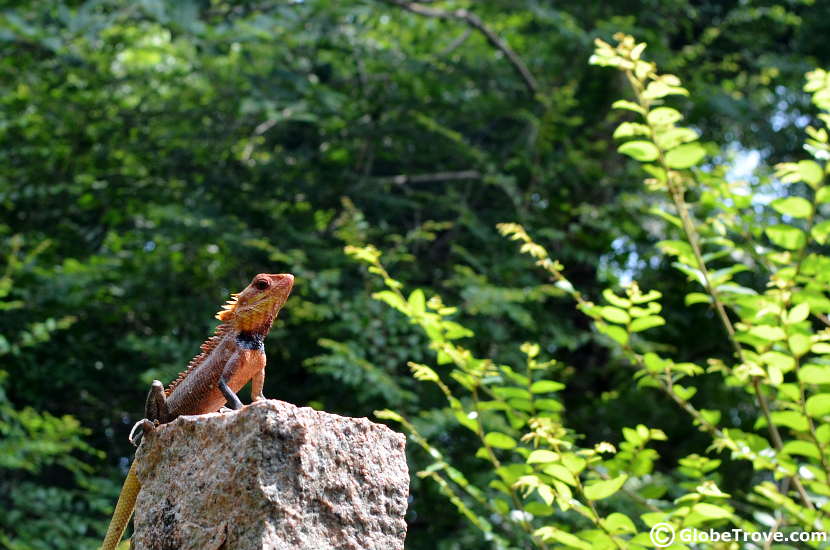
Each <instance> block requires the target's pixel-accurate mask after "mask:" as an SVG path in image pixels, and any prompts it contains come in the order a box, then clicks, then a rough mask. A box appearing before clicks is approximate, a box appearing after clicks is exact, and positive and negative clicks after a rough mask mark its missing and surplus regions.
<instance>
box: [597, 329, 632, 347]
mask: <svg viewBox="0 0 830 550" xmlns="http://www.w3.org/2000/svg"><path fill="white" fill-rule="evenodd" d="M597 330H598V331H599V332H601V333H603V334H605V335H606V336H608V337H609V338H611V339H612V340H614V341H615V342H617V343H618V344H620V345H621V346H624V345H626V344H628V332H626V330H625V329H624V328H623V327H621V326H617V325H605V326H602V325H597Z"/></svg>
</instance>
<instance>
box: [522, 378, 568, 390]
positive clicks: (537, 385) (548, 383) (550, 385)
mask: <svg viewBox="0 0 830 550" xmlns="http://www.w3.org/2000/svg"><path fill="white" fill-rule="evenodd" d="M564 388H565V384H562V383H561V382H554V381H553V380H539V381H538V382H534V383H533V384H532V385H531V386H530V391H531V392H532V393H547V392H552V391H559V390H561V389H564Z"/></svg>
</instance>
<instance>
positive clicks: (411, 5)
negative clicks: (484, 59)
mask: <svg viewBox="0 0 830 550" xmlns="http://www.w3.org/2000/svg"><path fill="white" fill-rule="evenodd" d="M383 1H384V2H386V3H387V4H393V5H395V6H399V7H401V8H403V9H405V10H406V11H409V12H412V13H416V14H418V15H423V16H424V17H434V18H436V19H449V20H452V19H454V20H456V21H462V22H464V23H466V24H467V25H469V26H470V27H472V28H474V29H476V30H477V31H479V32H480V33H481V34H483V35H484V37H485V38H486V39H487V42H489V43H490V45H491V46H493V47H494V48H496V49H497V50H499V51H500V52H501V53H503V54H504V55H505V57H507V59H508V61H510V64H511V65H512V66H513V69H515V70H516V72H517V73H518V74H519V76H521V77H522V80H523V81H524V83H525V86H526V87H527V89H528V91H529V92H530V94H531V95H533V96H535V95H536V94H537V93H538V92H539V84H538V83H537V82H536V78H535V77H534V76H533V74H532V73H531V72H530V69H528V68H527V65H525V64H524V61H522V59H521V58H520V57H519V56H518V54H517V53H516V52H515V51H513V49H512V48H511V47H510V45H509V44H508V43H507V42H506V41H505V40H503V39H502V38H501V37H500V36H499V35H498V34H496V33H495V32H494V31H493V29H491V28H490V27H488V26H487V25H486V24H485V23H484V21H482V20H481V19H480V18H479V17H478V16H477V15H476V14H474V13H472V12H469V11H467V10H465V9H458V10H453V11H443V10H438V9H435V8H428V7H426V6H424V5H422V4H419V3H417V2H406V1H405V0H383Z"/></svg>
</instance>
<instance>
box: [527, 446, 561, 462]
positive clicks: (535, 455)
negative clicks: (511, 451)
mask: <svg viewBox="0 0 830 550" xmlns="http://www.w3.org/2000/svg"><path fill="white" fill-rule="evenodd" d="M557 460H559V454H558V453H554V452H553V451H548V450H547V449H536V450H535V451H533V452H532V453H530V456H528V457H527V463H528V464H548V463H550V462H556V461H557Z"/></svg>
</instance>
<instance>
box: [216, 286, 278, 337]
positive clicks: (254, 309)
mask: <svg viewBox="0 0 830 550" xmlns="http://www.w3.org/2000/svg"><path fill="white" fill-rule="evenodd" d="M293 286H294V276H293V275H291V274H288V273H280V274H270V273H260V274H259V275H257V276H256V277H254V279H253V280H252V281H251V284H249V285H248V286H246V287H245V290H243V291H242V292H240V293H239V294H231V299H230V300H228V302H227V304H225V305H224V306H222V311H220V312H219V313H217V314H216V318H217V319H219V320H220V321H224V322H226V323H229V324H231V325H233V327H234V328H235V329H237V330H240V331H250V332H257V333H261V334H266V333H267V332H268V331H269V330H270V329H271V323H273V322H274V319H275V318H276V316H277V314H278V313H279V311H280V308H282V305H283V304H284V303H285V301H286V300H287V299H288V295H289V294H290V293H291V287H293Z"/></svg>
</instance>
